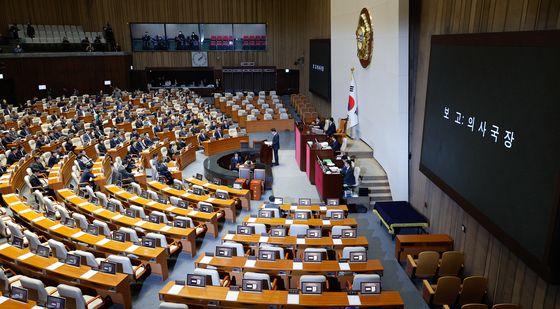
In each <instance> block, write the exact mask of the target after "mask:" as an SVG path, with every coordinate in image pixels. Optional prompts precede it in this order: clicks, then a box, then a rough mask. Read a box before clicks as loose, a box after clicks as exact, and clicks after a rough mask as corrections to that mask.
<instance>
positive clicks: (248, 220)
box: [247, 218, 257, 223]
mask: <svg viewBox="0 0 560 309" xmlns="http://www.w3.org/2000/svg"><path fill="white" fill-rule="evenodd" d="M247 222H250V223H253V222H257V218H249V219H247Z"/></svg>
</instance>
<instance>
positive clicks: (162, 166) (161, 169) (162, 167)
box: [155, 155, 173, 185]
mask: <svg viewBox="0 0 560 309" xmlns="http://www.w3.org/2000/svg"><path fill="white" fill-rule="evenodd" d="M155 163H156V169H157V172H158V174H159V175H160V177H163V178H165V183H166V184H168V185H171V184H173V176H172V175H171V172H170V171H169V168H168V167H167V164H166V163H164V162H163V159H162V156H161V155H158V158H157V160H156V162H155Z"/></svg>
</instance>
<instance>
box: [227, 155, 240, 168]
mask: <svg viewBox="0 0 560 309" xmlns="http://www.w3.org/2000/svg"><path fill="white" fill-rule="evenodd" d="M242 162H243V159H242V158H241V157H240V156H239V153H237V152H236V153H235V154H234V155H233V157H231V161H230V164H229V169H230V170H234V169H236V168H237V165H238V164H241V163H242Z"/></svg>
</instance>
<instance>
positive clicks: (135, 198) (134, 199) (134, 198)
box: [129, 195, 140, 201]
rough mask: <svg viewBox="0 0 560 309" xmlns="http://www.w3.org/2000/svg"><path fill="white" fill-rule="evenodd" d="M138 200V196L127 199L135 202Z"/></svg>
mask: <svg viewBox="0 0 560 309" xmlns="http://www.w3.org/2000/svg"><path fill="white" fill-rule="evenodd" d="M139 198H140V197H139V196H138V195H135V196H133V197H131V198H129V200H131V201H136V200H137V199H139Z"/></svg>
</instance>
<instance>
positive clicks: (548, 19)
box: [409, 0, 560, 309]
mask: <svg viewBox="0 0 560 309" xmlns="http://www.w3.org/2000/svg"><path fill="white" fill-rule="evenodd" d="M546 29H560V1H557V0H510V1H505V0H455V1H447V0H423V1H422V8H421V17H420V33H419V44H418V50H417V51H415V52H416V53H417V55H415V56H416V57H417V58H418V59H417V63H418V65H417V67H416V68H415V70H413V71H415V72H416V75H415V76H413V75H411V77H410V78H415V83H416V89H413V93H414V94H415V96H414V97H415V101H411V113H410V114H411V116H412V117H411V124H410V126H411V130H410V132H411V136H410V140H409V143H410V149H411V152H412V159H411V161H410V162H411V163H410V200H411V203H412V204H413V205H414V206H415V207H416V208H417V209H418V210H419V211H420V212H422V213H423V214H424V215H426V216H427V217H428V218H429V220H430V223H431V228H430V230H431V232H433V233H448V234H450V235H451V236H453V238H454V239H455V246H456V248H458V249H459V250H464V251H465V252H466V263H465V266H466V273H465V275H484V276H486V277H488V284H489V286H488V288H489V289H488V292H489V298H490V300H491V301H494V302H510V301H511V302H515V303H519V304H521V305H522V306H523V308H525V309H527V308H560V293H559V289H558V286H553V285H549V284H547V283H546V282H545V281H544V280H542V279H541V278H539V277H538V276H537V275H536V274H535V273H534V272H533V271H532V270H531V269H530V268H528V267H527V266H526V265H525V264H524V263H523V262H522V261H521V260H520V259H519V258H518V257H517V256H516V255H515V254H514V253H513V252H511V251H510V250H509V249H508V248H507V247H506V246H504V245H503V244H502V243H501V242H500V241H499V240H497V239H496V238H495V237H494V236H493V235H491V234H490V233H489V232H488V231H487V230H486V229H484V228H483V227H482V226H481V225H479V224H478V222H477V221H476V220H474V219H473V218H472V217H471V216H469V215H468V214H467V213H466V212H464V211H463V209H462V208H461V207H459V206H458V205H457V204H456V203H455V202H454V201H453V200H452V199H451V198H449V197H448V196H447V195H446V194H445V193H443V192H442V191H441V190H440V189H439V188H438V187H437V186H436V185H434V184H433V183H432V182H431V181H429V180H428V179H427V178H426V177H425V176H424V175H423V174H422V173H420V171H419V163H420V150H421V143H422V129H423V120H424V109H425V98H426V89H427V77H428V66H429V57H430V38H431V35H433V34H452V33H477V32H503V31H522V30H546ZM413 52H414V51H413ZM424 203H426V204H427V205H428V207H427V208H425V207H423V205H424ZM461 225H465V227H466V232H465V233H463V232H462V231H461Z"/></svg>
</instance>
